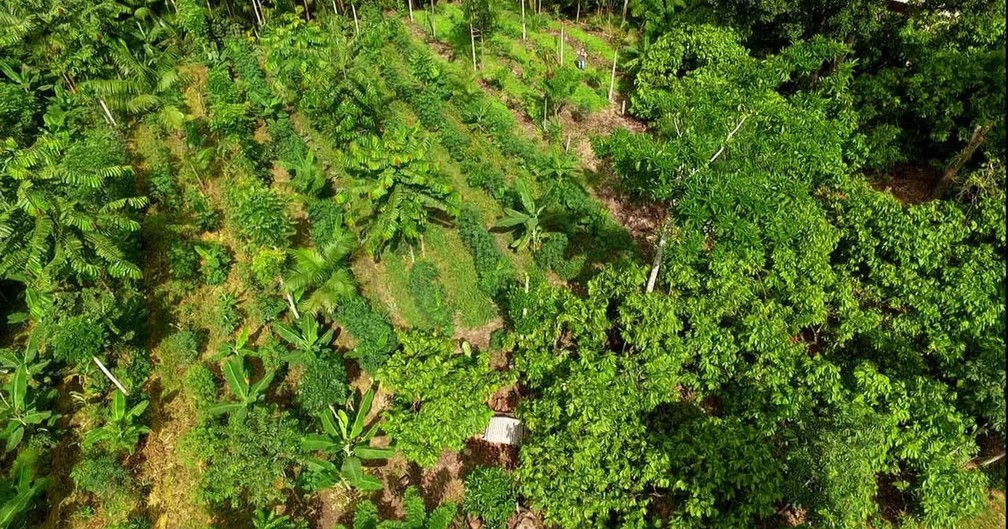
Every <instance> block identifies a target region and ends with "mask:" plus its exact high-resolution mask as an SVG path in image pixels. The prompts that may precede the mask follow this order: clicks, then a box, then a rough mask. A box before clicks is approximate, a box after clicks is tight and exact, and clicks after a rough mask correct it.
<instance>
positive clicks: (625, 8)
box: [623, 0, 630, 24]
mask: <svg viewBox="0 0 1008 529" xmlns="http://www.w3.org/2000/svg"><path fill="white" fill-rule="evenodd" d="M629 3H630V0H623V23H624V24H626V12H627V4H629Z"/></svg>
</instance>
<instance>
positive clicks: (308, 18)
mask: <svg viewBox="0 0 1008 529" xmlns="http://www.w3.org/2000/svg"><path fill="white" fill-rule="evenodd" d="M301 3H303V4H304V15H305V22H311V10H310V9H308V0H301Z"/></svg>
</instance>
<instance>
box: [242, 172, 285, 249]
mask: <svg viewBox="0 0 1008 529" xmlns="http://www.w3.org/2000/svg"><path fill="white" fill-rule="evenodd" d="M230 198H231V200H230V202H231V207H230V211H229V222H230V223H231V226H232V228H233V229H234V230H235V231H236V232H237V233H238V234H239V235H241V236H242V237H244V238H245V239H246V240H248V241H251V242H253V243H255V244H259V245H263V246H275V247H281V248H285V247H286V246H287V244H288V243H289V242H290V237H291V235H293V234H294V227H293V221H291V219H290V217H289V216H288V215H287V206H286V204H284V201H283V200H282V199H281V198H280V196H279V195H277V194H276V193H275V192H274V191H272V190H270V189H269V188H266V187H262V186H256V185H254V186H250V187H247V188H245V189H240V190H237V191H235V192H233V193H232V195H231V197H230Z"/></svg>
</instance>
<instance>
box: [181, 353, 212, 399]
mask: <svg viewBox="0 0 1008 529" xmlns="http://www.w3.org/2000/svg"><path fill="white" fill-rule="evenodd" d="M183 387H184V388H185V392H186V395H188V396H189V398H191V399H192V400H193V402H194V403H195V404H196V409H198V410H207V409H209V408H210V407H211V406H213V405H215V404H217V396H218V395H219V394H220V385H219V384H218V383H217V377H216V376H215V375H214V373H213V371H211V370H210V368H209V367H207V365H206V364H204V363H203V362H196V363H194V364H192V366H190V367H189V369H188V371H186V375H185V384H184V385H183Z"/></svg>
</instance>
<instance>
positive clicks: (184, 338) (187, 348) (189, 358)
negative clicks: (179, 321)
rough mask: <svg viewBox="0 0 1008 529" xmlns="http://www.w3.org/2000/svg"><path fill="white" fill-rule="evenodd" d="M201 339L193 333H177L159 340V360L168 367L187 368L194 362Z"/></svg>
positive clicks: (200, 345)
mask: <svg viewBox="0 0 1008 529" xmlns="http://www.w3.org/2000/svg"><path fill="white" fill-rule="evenodd" d="M202 347H203V337H202V336H201V335H200V334H197V333H196V332H193V331H188V330H186V331H178V332H176V333H172V334H170V335H168V336H167V337H166V338H165V339H163V340H161V346H160V358H161V361H162V362H163V363H165V364H167V365H168V366H179V367H182V366H187V365H189V364H191V363H193V362H195V361H196V359H197V358H199V356H200V349H201V348H202Z"/></svg>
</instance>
